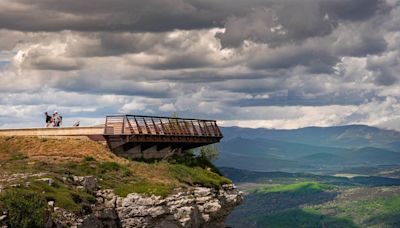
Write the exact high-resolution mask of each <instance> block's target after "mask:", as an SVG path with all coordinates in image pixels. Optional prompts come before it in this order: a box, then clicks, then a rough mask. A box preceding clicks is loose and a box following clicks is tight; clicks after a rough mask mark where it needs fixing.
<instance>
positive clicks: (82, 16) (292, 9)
mask: <svg viewBox="0 0 400 228" xmlns="http://www.w3.org/2000/svg"><path fill="white" fill-rule="evenodd" d="M377 5H378V1H377V0H355V1H354V0H345V1H342V0H336V1H327V0H306V1H278V0H274V1H271V0H267V1H258V0H251V1H246V3H244V2H241V1H237V0H223V1H217V2H215V1H197V0H192V1H184V0H148V1H140V0H115V1H108V0H86V1H74V2H73V3H71V1H68V0H58V1H55V0H37V1H28V0H16V1H4V0H3V1H0V6H1V7H0V28H5V29H10V30H23V31H60V30H79V31H169V30H174V29H199V28H210V27H223V26H224V22H225V21H226V20H227V19H228V18H229V17H239V18H240V17H244V18H247V17H249V18H250V22H259V20H262V19H263V18H262V17H263V15H262V14H257V15H253V14H254V11H253V10H252V9H256V8H258V9H263V8H265V9H269V8H272V9H273V10H274V11H276V14H278V15H279V17H278V21H279V23H280V24H282V25H283V26H284V27H285V28H287V29H288V35H287V36H288V37H289V38H292V39H295V38H304V37H309V36H317V35H325V34H327V33H329V32H330V31H331V23H330V22H329V20H323V19H324V17H325V15H326V14H328V15H329V14H331V15H332V17H333V18H334V19H346V20H356V19H364V18H366V17H370V16H372V15H373V14H374V12H375V11H376V9H377V8H378V7H377ZM252 17H255V18H254V20H253V19H251V18H252ZM260 17H261V18H260ZM264 19H267V20H266V23H269V22H271V21H270V20H271V19H272V18H271V17H270V16H268V18H264ZM299 19H300V20H299ZM268 21H269V22H268ZM229 23H231V22H230V19H228V21H227V24H228V27H229ZM251 26H254V25H251ZM239 29H242V28H239ZM229 30H231V29H228V31H227V33H226V34H225V35H224V36H228V33H229ZM247 35H251V34H247Z"/></svg>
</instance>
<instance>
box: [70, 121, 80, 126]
mask: <svg viewBox="0 0 400 228" xmlns="http://www.w3.org/2000/svg"><path fill="white" fill-rule="evenodd" d="M80 122H81V121H76V122H75V123H74V125H72V126H73V127H79V124H80Z"/></svg>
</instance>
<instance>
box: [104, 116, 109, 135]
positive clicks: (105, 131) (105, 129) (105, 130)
mask: <svg viewBox="0 0 400 228" xmlns="http://www.w3.org/2000/svg"><path fill="white" fill-rule="evenodd" d="M107 128H108V116H106V123H105V124H104V134H105V135H107V133H108V130H107Z"/></svg>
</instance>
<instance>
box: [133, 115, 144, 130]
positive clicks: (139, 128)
mask: <svg viewBox="0 0 400 228" xmlns="http://www.w3.org/2000/svg"><path fill="white" fill-rule="evenodd" d="M133 119H134V120H135V124H136V127H137V129H138V132H139V134H142V128H141V127H140V125H139V123H138V122H137V119H136V116H134V117H133Z"/></svg>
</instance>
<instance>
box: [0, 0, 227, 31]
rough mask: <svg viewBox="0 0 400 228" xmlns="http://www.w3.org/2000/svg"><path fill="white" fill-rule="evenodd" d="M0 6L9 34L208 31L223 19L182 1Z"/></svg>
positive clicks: (41, 1) (44, 0) (46, 1)
mask: <svg viewBox="0 0 400 228" xmlns="http://www.w3.org/2000/svg"><path fill="white" fill-rule="evenodd" d="M1 3H2V4H1V6H2V7H1V10H0V12H1V13H0V21H1V23H0V24H1V25H0V27H2V28H6V29H10V30H24V31H60V30H79V31H168V30H173V29H198V28H208V27H210V26H212V25H213V24H215V23H217V22H220V21H221V19H222V18H221V16H220V15H219V14H217V13H216V12H213V11H212V10H211V9H202V8H195V7H194V6H193V5H192V4H191V3H190V2H188V1H184V0H149V1H140V0H135V1H131V0H115V1H106V0H87V1H75V2H74V3H71V1H68V0H61V1H54V0H38V1H34V2H32V1H23V0H19V1H13V2H1ZM217 25H218V24H217Z"/></svg>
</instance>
